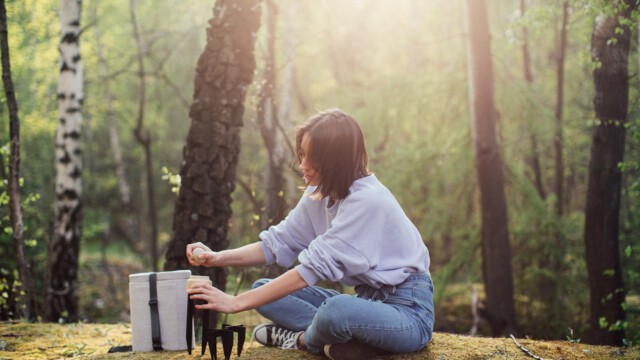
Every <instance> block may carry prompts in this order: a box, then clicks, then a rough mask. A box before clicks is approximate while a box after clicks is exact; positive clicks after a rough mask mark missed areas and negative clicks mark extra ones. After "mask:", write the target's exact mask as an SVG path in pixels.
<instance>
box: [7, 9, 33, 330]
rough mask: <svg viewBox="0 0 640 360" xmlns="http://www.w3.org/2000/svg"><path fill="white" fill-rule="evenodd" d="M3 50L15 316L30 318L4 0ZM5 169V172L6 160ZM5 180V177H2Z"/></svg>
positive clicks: (16, 123) (17, 131)
mask: <svg viewBox="0 0 640 360" xmlns="http://www.w3.org/2000/svg"><path fill="white" fill-rule="evenodd" d="M0 50H1V52H2V55H1V56H2V84H3V85H4V92H5V95H6V97H7V107H8V108H9V138H10V144H11V146H10V148H11V149H10V151H11V153H10V156H9V177H8V179H7V180H8V181H7V182H8V185H9V198H10V200H9V207H10V218H11V229H12V235H13V246H14V249H15V258H16V263H17V264H18V278H19V279H20V283H19V284H18V286H17V287H15V288H14V289H13V292H14V293H16V294H18V299H19V300H18V304H17V306H16V310H17V311H16V316H17V317H22V318H25V319H29V317H30V308H29V307H30V306H31V287H30V284H31V281H30V277H31V274H29V265H28V263H27V259H26V258H25V252H24V223H23V221H22V208H21V205H20V119H19V118H18V102H17V100H16V94H15V91H14V90H13V80H12V79H11V59H10V56H9V40H8V30H7V8H6V6H5V2H4V0H0ZM1 165H2V171H3V172H4V162H3V163H2V164H1ZM3 180H4V176H3Z"/></svg>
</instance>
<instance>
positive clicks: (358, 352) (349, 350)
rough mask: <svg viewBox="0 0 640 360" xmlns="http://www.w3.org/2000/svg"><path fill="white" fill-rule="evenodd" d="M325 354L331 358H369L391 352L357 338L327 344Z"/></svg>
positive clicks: (333, 359) (365, 359) (338, 359)
mask: <svg viewBox="0 0 640 360" xmlns="http://www.w3.org/2000/svg"><path fill="white" fill-rule="evenodd" d="M324 354H325V355H327V357H328V358H329V359H331V360H367V359H371V358H374V357H376V356H384V355H390V354H391V353H390V352H388V351H384V350H382V349H378V348H376V347H373V346H371V345H367V344H363V343H361V342H359V341H357V340H351V341H348V342H346V343H344V344H329V345H325V346H324Z"/></svg>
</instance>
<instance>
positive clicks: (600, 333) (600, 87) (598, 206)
mask: <svg viewBox="0 0 640 360" xmlns="http://www.w3.org/2000/svg"><path fill="white" fill-rule="evenodd" d="M616 3H617V4H618V5H621V6H622V8H621V9H620V10H619V12H618V13H617V14H615V15H612V14H610V16H604V15H601V16H599V17H598V18H597V19H596V23H595V25H594V28H593V33H592V38H591V56H592V58H593V60H594V61H595V62H597V64H598V66H597V67H596V69H595V70H594V71H593V80H594V84H595V96H594V100H593V103H594V107H595V114H596V118H597V124H596V125H595V126H594V128H593V133H592V145H591V160H590V162H589V178H588V185H587V202H586V210H585V230H584V241H585V255H586V261H587V272H588V275H589V290H590V302H591V318H590V333H589V337H588V341H589V342H591V343H597V344H604V345H615V346H619V345H622V340H623V338H624V329H623V328H622V327H616V326H615V324H616V322H618V321H620V322H622V321H624V319H625V312H624V310H623V308H622V304H623V303H624V301H625V291H624V286H623V281H622V271H621V265H620V253H619V244H618V241H619V239H618V231H619V216H620V193H621V184H622V173H621V170H620V168H619V164H620V163H621V162H622V161H623V158H624V143H625V124H626V121H627V108H628V101H629V69H628V65H629V47H630V44H631V29H630V28H629V27H628V26H627V25H626V24H621V23H620V21H619V19H620V18H627V19H628V18H629V17H630V15H631V11H632V10H633V8H634V7H635V6H636V5H634V4H635V1H632V0H626V1H624V2H622V1H616ZM617 29H622V30H623V31H622V32H620V33H618V31H616V30H617Z"/></svg>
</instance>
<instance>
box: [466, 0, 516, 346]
mask: <svg viewBox="0 0 640 360" xmlns="http://www.w3.org/2000/svg"><path fill="white" fill-rule="evenodd" d="M466 13H467V31H468V32H467V37H468V53H469V64H468V66H469V81H470V83H469V87H470V89H471V91H470V94H471V102H472V127H473V132H472V133H473V144H474V154H475V166H476V171H477V179H478V185H479V187H480V206H481V217H482V226H481V237H480V239H481V247H482V275H483V278H484V286H485V292H486V313H485V316H486V317H487V318H488V320H489V322H490V324H491V328H492V332H493V334H494V335H506V334H513V333H515V332H516V328H517V325H516V315H515V308H514V303H513V279H512V272H511V248H510V245H509V232H508V229H507V207H506V201H505V196H504V179H503V165H502V160H501V158H500V149H499V148H498V144H497V141H496V129H495V125H496V122H497V118H498V114H497V112H496V109H495V105H494V99H493V94H494V91H493V66H492V64H491V61H492V59H491V46H490V34H489V23H488V20H487V10H486V4H485V1H484V0H467V1H466Z"/></svg>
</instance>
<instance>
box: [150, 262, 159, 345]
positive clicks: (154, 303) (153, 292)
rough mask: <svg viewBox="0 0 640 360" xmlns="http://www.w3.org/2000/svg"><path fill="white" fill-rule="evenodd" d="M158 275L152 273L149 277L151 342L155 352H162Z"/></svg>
mask: <svg viewBox="0 0 640 360" xmlns="http://www.w3.org/2000/svg"><path fill="white" fill-rule="evenodd" d="M157 278H158V274H156V273H151V274H150V275H149V308H150V310H151V340H152V341H153V350H155V351H161V350H162V336H161V334H160V314H159V312H158V289H157V285H156V282H157Z"/></svg>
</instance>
